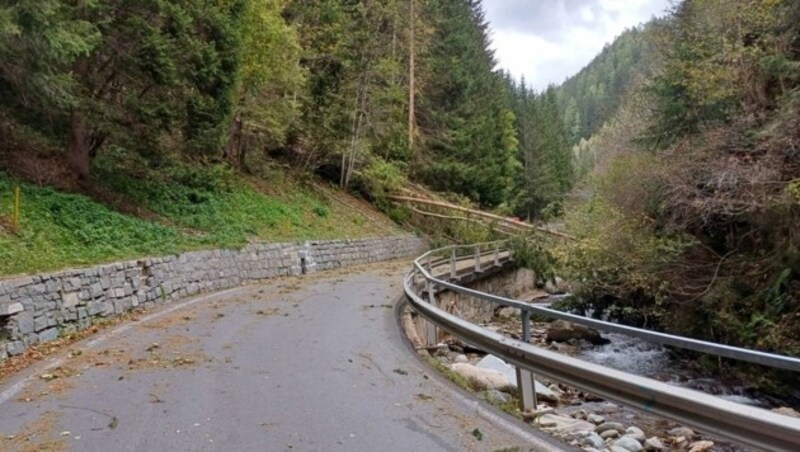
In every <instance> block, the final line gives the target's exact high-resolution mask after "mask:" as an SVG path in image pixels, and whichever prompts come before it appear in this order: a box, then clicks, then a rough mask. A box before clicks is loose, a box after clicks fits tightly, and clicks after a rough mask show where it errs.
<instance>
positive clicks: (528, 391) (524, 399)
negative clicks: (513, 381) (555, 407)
mask: <svg viewBox="0 0 800 452" xmlns="http://www.w3.org/2000/svg"><path fill="white" fill-rule="evenodd" d="M517 387H518V388H519V395H520V401H519V402H520V409H521V410H522V411H523V412H530V411H535V410H537V409H538V408H539V403H538V402H537V400H536V386H535V384H534V382H533V373H531V371H529V370H526V369H522V368H520V367H517Z"/></svg>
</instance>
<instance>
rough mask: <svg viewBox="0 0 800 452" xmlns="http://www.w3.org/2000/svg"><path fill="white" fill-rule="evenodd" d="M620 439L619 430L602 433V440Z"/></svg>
mask: <svg viewBox="0 0 800 452" xmlns="http://www.w3.org/2000/svg"><path fill="white" fill-rule="evenodd" d="M618 437H619V431H618V430H613V429H612V430H606V431H604V432H602V433H600V438H603V439H613V438H618Z"/></svg>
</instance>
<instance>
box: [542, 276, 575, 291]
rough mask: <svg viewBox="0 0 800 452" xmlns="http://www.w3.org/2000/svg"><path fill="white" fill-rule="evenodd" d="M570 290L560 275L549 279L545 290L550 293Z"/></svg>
mask: <svg viewBox="0 0 800 452" xmlns="http://www.w3.org/2000/svg"><path fill="white" fill-rule="evenodd" d="M568 290H569V288H568V287H567V284H566V283H565V282H564V280H563V279H561V278H559V277H558V276H556V277H554V278H552V279H549V280H548V281H547V282H546V283H545V285H544V291H545V292H547V293H549V294H550V295H558V294H563V293H567V291H568Z"/></svg>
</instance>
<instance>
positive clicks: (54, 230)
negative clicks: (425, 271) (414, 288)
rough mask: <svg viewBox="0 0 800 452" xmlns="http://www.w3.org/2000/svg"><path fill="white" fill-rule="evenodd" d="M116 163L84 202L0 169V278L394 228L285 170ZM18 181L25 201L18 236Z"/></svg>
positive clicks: (106, 164) (104, 167)
mask: <svg viewBox="0 0 800 452" xmlns="http://www.w3.org/2000/svg"><path fill="white" fill-rule="evenodd" d="M114 157H119V156H110V158H108V159H105V160H104V161H103V160H101V161H98V162H97V163H96V165H95V168H94V173H93V174H94V175H93V177H94V182H93V188H92V195H91V198H90V197H88V196H85V195H82V194H71V193H65V192H60V191H57V190H55V189H53V188H50V187H40V186H37V185H32V184H29V183H24V182H21V181H18V180H15V179H14V178H12V177H11V176H9V175H8V174H6V173H2V172H0V276H8V275H15V274H22V273H34V272H41V271H48V270H55V269H60V268H67V267H76V266H86V265H93V264H98V263H103V262H111V261H116V260H122V259H132V258H136V257H141V256H158V255H167V254H172V253H178V252H181V251H188V250H194V249H204V248H205V249H208V248H239V247H242V246H244V245H246V244H247V243H251V242H279V241H291V240H302V239H331V238H354V237H365V236H377V235H389V234H393V233H399V232H401V231H400V230H399V229H398V228H397V227H396V226H394V224H392V223H391V222H390V221H389V220H388V219H386V218H385V217H383V216H382V215H380V214H379V213H378V212H377V211H375V210H374V209H372V208H371V207H370V206H369V205H368V204H366V203H364V202H363V201H360V200H357V199H355V198H352V197H349V196H348V195H345V194H344V193H342V192H340V191H337V190H335V189H332V188H328V187H325V186H324V185H323V184H322V183H320V182H316V181H309V180H307V181H305V182H302V181H299V180H297V179H298V177H297V176H296V175H294V174H290V173H287V172H285V171H283V170H272V171H271V172H270V176H269V177H268V178H263V177H259V178H246V177H243V176H241V175H238V174H236V173H234V172H232V171H230V170H228V169H225V168H224V167H222V166H188V165H185V164H178V163H172V164H170V165H168V166H165V167H162V168H160V169H158V170H153V169H146V166H140V167H135V166H134V165H128V164H126V163H122V162H124V160H125V159H124V158H120V159H116V160H115V159H114ZM112 162H113V163H112ZM16 185H20V186H21V188H22V202H21V220H20V225H19V229H18V230H17V231H16V233H15V232H13V231H11V228H10V227H9V224H10V219H11V212H12V192H13V187H15V186H16ZM96 199H99V200H102V202H98V201H96ZM121 212H126V213H121Z"/></svg>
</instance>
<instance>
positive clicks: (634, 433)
mask: <svg viewBox="0 0 800 452" xmlns="http://www.w3.org/2000/svg"><path fill="white" fill-rule="evenodd" d="M625 436H628V437H631V438H633V439H635V440H636V441H638V442H639V443H643V442H644V441H645V439H646V437H645V436H644V432H643V431H642V429H640V428H638V427H628V428H627V429H626V430H625Z"/></svg>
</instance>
